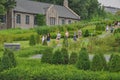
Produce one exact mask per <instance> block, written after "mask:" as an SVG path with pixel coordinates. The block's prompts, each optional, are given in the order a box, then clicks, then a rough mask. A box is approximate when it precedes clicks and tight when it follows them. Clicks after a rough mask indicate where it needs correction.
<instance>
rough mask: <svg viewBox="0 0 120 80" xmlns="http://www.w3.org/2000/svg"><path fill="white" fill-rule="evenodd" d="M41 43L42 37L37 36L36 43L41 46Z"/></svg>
mask: <svg viewBox="0 0 120 80" xmlns="http://www.w3.org/2000/svg"><path fill="white" fill-rule="evenodd" d="M40 42H41V39H40V35H39V34H37V35H36V43H37V44H40Z"/></svg>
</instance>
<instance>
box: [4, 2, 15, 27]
mask: <svg viewBox="0 0 120 80" xmlns="http://www.w3.org/2000/svg"><path fill="white" fill-rule="evenodd" d="M15 5H16V1H15V0H6V2H5V4H4V7H5V9H6V12H7V14H6V16H7V28H11V27H12V9H13V8H14V7H15Z"/></svg>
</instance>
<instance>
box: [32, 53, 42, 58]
mask: <svg viewBox="0 0 120 80" xmlns="http://www.w3.org/2000/svg"><path fill="white" fill-rule="evenodd" d="M41 58H42V54H36V55H33V56H31V57H30V59H41Z"/></svg>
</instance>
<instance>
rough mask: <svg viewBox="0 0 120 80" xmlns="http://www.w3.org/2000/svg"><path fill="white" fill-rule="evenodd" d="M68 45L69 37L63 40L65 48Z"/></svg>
mask: <svg viewBox="0 0 120 80" xmlns="http://www.w3.org/2000/svg"><path fill="white" fill-rule="evenodd" d="M67 47H68V39H67V38H64V40H63V48H67Z"/></svg>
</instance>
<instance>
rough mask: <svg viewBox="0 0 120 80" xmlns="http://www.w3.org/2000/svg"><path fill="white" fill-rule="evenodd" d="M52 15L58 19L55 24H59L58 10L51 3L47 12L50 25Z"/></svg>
mask: <svg viewBox="0 0 120 80" xmlns="http://www.w3.org/2000/svg"><path fill="white" fill-rule="evenodd" d="M50 17H53V18H55V20H56V21H55V25H58V14H57V11H56V9H55V7H54V5H51V6H50V7H49V8H48V10H47V12H46V24H47V25H50Z"/></svg>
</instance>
